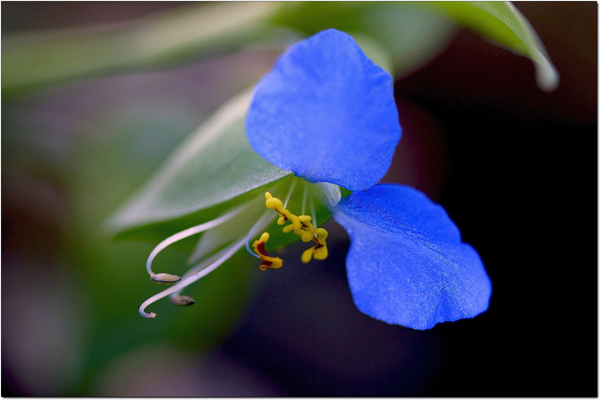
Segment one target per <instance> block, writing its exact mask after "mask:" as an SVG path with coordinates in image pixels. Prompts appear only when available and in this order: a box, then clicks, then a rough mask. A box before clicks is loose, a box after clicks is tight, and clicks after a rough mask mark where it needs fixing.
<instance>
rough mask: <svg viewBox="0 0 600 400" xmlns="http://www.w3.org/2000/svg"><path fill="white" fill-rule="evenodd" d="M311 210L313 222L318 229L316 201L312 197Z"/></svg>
mask: <svg viewBox="0 0 600 400" xmlns="http://www.w3.org/2000/svg"><path fill="white" fill-rule="evenodd" d="M310 212H311V214H312V224H313V226H314V227H315V229H317V214H315V202H314V201H313V199H312V197H311V198H310Z"/></svg>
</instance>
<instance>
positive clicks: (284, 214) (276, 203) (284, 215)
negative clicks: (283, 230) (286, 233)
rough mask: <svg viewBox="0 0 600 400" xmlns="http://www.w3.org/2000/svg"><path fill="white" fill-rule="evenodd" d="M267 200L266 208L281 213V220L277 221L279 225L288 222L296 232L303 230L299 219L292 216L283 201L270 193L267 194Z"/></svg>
mask: <svg viewBox="0 0 600 400" xmlns="http://www.w3.org/2000/svg"><path fill="white" fill-rule="evenodd" d="M265 199H266V201H265V206H266V207H267V208H271V209H273V210H275V211H277V212H278V213H279V219H278V220H277V224H278V225H283V224H285V222H286V221H290V222H291V223H292V225H293V227H294V228H293V229H294V230H295V231H297V230H298V229H300V228H301V224H300V221H299V220H298V217H297V216H296V215H294V214H292V213H291V212H290V211H289V210H288V209H287V208H285V207H283V203H282V202H281V200H279V199H278V198H277V197H273V196H272V195H271V193H269V192H266V193H265Z"/></svg>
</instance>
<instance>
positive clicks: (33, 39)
mask: <svg viewBox="0 0 600 400" xmlns="http://www.w3.org/2000/svg"><path fill="white" fill-rule="evenodd" d="M278 7H279V4H278V3H258V2H235V3H229V2H226V3H209V4H200V5H194V6H191V7H184V8H181V9H178V10H176V11H174V12H169V13H165V14H161V15H158V16H153V17H149V18H144V19H142V20H138V21H136V22H134V23H132V24H128V25H126V26H121V27H113V28H111V27H95V28H92V29H89V28H88V29H77V28H71V29H63V30H60V31H48V32H33V33H20V34H8V35H3V37H2V94H3V96H4V95H7V94H13V93H15V92H18V91H20V90H23V89H29V88H34V87H37V86H42V85H46V84H49V83H56V82H61V81H64V80H67V79H73V78H85V77H89V76H95V75H100V74H106V73H111V72H112V73H114V72H123V71H126V70H130V69H134V68H140V67H151V66H156V65H160V64H162V63H166V62H170V61H174V60H179V59H181V58H185V57H190V58H191V57H201V56H206V55H213V54H215V53H218V52H224V51H231V50H235V49H236V48H239V47H240V46H242V45H244V44H246V43H249V42H251V41H253V40H256V39H257V38H259V37H262V36H263V35H264V34H265V33H266V32H267V31H268V30H269V29H271V28H270V25H269V24H268V23H267V22H266V21H267V20H268V19H269V18H270V16H271V15H272V14H273V12H275V10H276V9H277V8H278Z"/></svg>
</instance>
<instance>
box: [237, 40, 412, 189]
mask: <svg viewBox="0 0 600 400" xmlns="http://www.w3.org/2000/svg"><path fill="white" fill-rule="evenodd" d="M246 132H247V135H248V141H249V142H250V145H251V146H252V148H253V149H254V150H255V151H256V152H257V153H258V154H260V155H261V156H262V157H264V158H265V159H266V160H267V161H269V162H270V163H272V164H274V165H276V166H277V167H279V168H282V169H285V170H288V171H293V172H294V173H295V174H296V175H297V176H300V177H302V178H305V179H307V180H309V181H311V182H314V183H316V182H329V183H335V184H338V185H341V186H343V187H345V188H347V189H350V190H364V189H367V188H369V187H371V186H373V185H375V184H376V183H377V182H378V181H379V180H380V179H381V178H382V177H383V175H384V174H385V173H386V172H387V170H388V168H389V166H390V163H391V160H392V156H393V154H394V149H395V148H396V144H397V143H398V140H400V135H401V129H400V125H399V123H398V111H397V109H396V104H395V103H394V96H393V85H392V78H391V76H390V75H389V74H388V73H387V72H385V71H384V70H382V69H381V68H380V67H378V66H377V65H375V64H374V63H373V62H372V61H371V60H369V59H368V58H367V57H366V56H365V55H364V53H363V52H362V50H361V49H360V47H358V45H357V44H356V42H355V41H354V39H352V37H350V36H349V35H347V34H345V33H343V32H340V31H337V30H334V29H330V30H327V31H323V32H320V33H318V34H316V35H314V36H312V37H310V38H308V39H306V40H304V41H301V42H299V43H297V44H295V45H294V46H292V47H291V48H290V49H289V50H288V51H287V52H286V53H284V54H283V55H282V56H281V57H280V58H279V60H278V61H277V62H276V64H275V66H274V68H273V69H272V70H271V71H270V72H269V73H268V74H267V75H266V76H264V77H263V78H262V80H261V81H260V82H259V83H258V85H257V87H256V89H255V92H254V99H253V101H252V104H251V105H250V109H249V111H248V117H247V120H246Z"/></svg>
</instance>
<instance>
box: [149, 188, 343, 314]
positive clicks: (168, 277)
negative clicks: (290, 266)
mask: <svg viewBox="0 0 600 400" xmlns="http://www.w3.org/2000/svg"><path fill="white" fill-rule="evenodd" d="M298 181H301V180H300V179H297V178H294V179H293V180H292V183H291V186H290V188H289V190H288V193H287V196H286V198H285V201H281V200H280V199H279V198H277V197H274V196H273V195H271V193H270V192H268V191H267V192H265V194H264V196H265V201H264V203H262V204H264V206H263V207H266V210H264V212H263V213H262V215H261V216H260V217H259V218H258V220H257V221H256V222H254V223H253V225H252V226H251V228H249V229H248V227H249V225H244V224H245V223H247V221H248V218H249V216H251V215H258V214H257V211H258V209H257V206H258V204H257V202H256V201H257V200H258V198H254V199H253V200H249V201H247V202H246V203H243V204H240V205H239V206H237V207H235V208H233V209H231V210H229V211H227V212H226V213H224V214H222V215H221V216H219V217H218V218H215V219H213V220H211V221H208V222H205V223H203V224H200V225H197V226H193V227H191V228H188V229H185V230H183V231H181V232H178V233H176V234H174V235H172V236H170V237H168V238H166V239H165V240H163V241H162V242H160V243H159V244H158V245H157V246H156V247H155V248H154V249H153V250H152V252H151V253H150V255H149V256H148V260H147V262H146V269H147V271H148V274H149V275H150V279H151V280H153V281H154V282H157V283H162V284H167V285H173V286H171V287H169V288H168V289H166V290H164V291H162V292H160V293H158V294H156V295H154V296H152V297H151V298H149V299H148V300H146V301H145V302H144V303H142V305H141V306H140V314H141V315H142V316H144V317H146V318H154V317H155V316H156V314H155V313H146V312H145V311H144V309H145V308H146V307H147V306H148V305H150V304H152V303H153V302H155V301H157V300H159V299H161V298H163V297H166V296H168V295H170V297H171V302H172V303H173V304H175V305H178V306H187V305H191V304H194V299H193V298H191V297H188V296H181V295H180V293H181V291H182V290H183V289H184V288H185V287H186V286H188V285H190V284H191V283H193V282H195V281H197V280H198V279H200V278H202V277H204V276H206V275H207V274H208V273H210V272H211V271H214V270H215V269H216V268H218V267H219V266H220V265H222V264H223V263H224V262H225V261H227V260H228V259H229V258H231V257H232V256H233V255H234V254H235V253H236V252H237V251H238V250H240V249H241V248H242V247H244V245H245V246H246V249H247V251H248V253H249V254H251V255H252V256H254V257H256V258H259V259H261V264H260V269H261V270H262V271H266V270H267V268H270V269H279V268H281V267H282V265H283V260H282V259H281V258H279V257H276V256H272V255H269V253H268V252H267V250H266V248H265V245H266V243H267V242H268V240H269V238H270V237H271V236H270V234H269V233H268V232H266V231H264V230H265V229H266V228H267V227H268V226H269V225H270V224H271V223H272V222H273V220H274V219H275V218H276V217H277V216H279V218H278V219H277V224H278V225H285V224H286V223H288V222H289V225H287V226H284V227H283V229H282V232H283V233H285V234H288V233H294V234H295V235H296V236H298V237H299V238H300V239H301V240H302V241H303V242H305V243H309V242H313V243H314V244H313V246H312V247H310V248H308V249H306V250H305V251H304V252H303V253H302V256H301V257H300V260H301V261H302V262H303V263H305V264H306V263H308V262H310V261H311V260H312V259H313V258H314V259H316V260H324V259H326V258H327V256H328V254H329V252H328V249H327V242H326V239H327V236H328V232H327V230H325V229H323V228H318V227H317V222H316V213H315V206H314V200H313V197H312V196H308V190H307V187H309V186H311V184H310V183H308V182H304V183H305V184H304V191H303V194H302V202H301V204H302V207H301V208H302V213H301V214H300V215H297V214H294V213H293V212H292V211H290V210H289V209H288V208H287V205H288V202H289V200H290V198H291V196H292V193H293V192H294V189H295V187H296V183H297V182H298ZM316 186H317V187H318V188H319V189H321V191H322V192H323V193H324V194H325V195H326V196H327V197H328V198H329V199H330V202H331V199H338V198H339V188H338V187H337V186H335V185H329V186H327V185H326V184H317V185H316ZM336 189H337V191H336ZM338 200H339V199H338ZM338 200H334V201H338ZM299 203H300V200H299V199H298V201H297V203H296V204H299ZM307 203H308V205H309V206H310V212H311V214H312V215H306V214H305V211H306V206H307ZM298 208H299V207H298ZM243 226H247V227H246V228H245V229H244V227H243ZM240 230H241V231H242V232H241V233H240V234H239V236H237V239H236V240H234V241H233V242H232V241H231V240H227V239H226V238H225V239H222V238H221V236H227V235H230V234H231V232H232V231H240ZM205 231H210V232H206V233H205V235H209V236H208V237H206V236H203V237H202V238H201V240H200V242H199V244H198V246H200V244H201V243H203V240H205V239H206V241H207V242H209V243H210V245H209V246H208V247H209V249H208V250H207V251H206V254H210V255H209V256H208V257H206V258H204V260H203V261H201V262H200V263H199V264H197V265H196V266H194V267H192V268H191V269H189V270H188V271H187V272H186V273H185V274H184V275H183V276H182V277H179V276H177V275H173V274H168V273H154V272H153V271H152V261H153V260H154V258H155V257H156V256H157V255H158V253H159V252H161V251H162V250H164V249H165V248H166V247H167V246H169V245H171V244H172V243H175V242H177V241H179V240H182V239H185V238H188V237H190V236H192V235H196V234H198V233H201V232H205ZM260 231H264V232H263V233H262V234H261V235H260V236H259V237H258V239H257V240H254V242H253V244H252V247H253V248H254V251H252V250H251V249H250V245H249V243H250V241H251V240H252V239H253V238H256V237H257V234H258V232H260ZM225 232H227V233H225ZM226 243H229V244H228V245H227V246H226V247H225V248H223V249H221V250H220V251H217V252H215V250H216V249H217V248H219V247H221V245H223V244H226ZM192 258H193V256H192Z"/></svg>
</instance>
